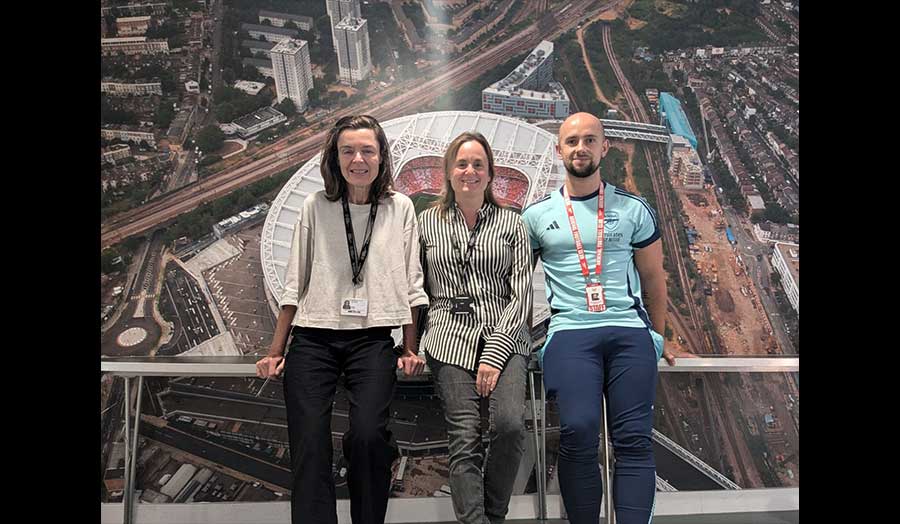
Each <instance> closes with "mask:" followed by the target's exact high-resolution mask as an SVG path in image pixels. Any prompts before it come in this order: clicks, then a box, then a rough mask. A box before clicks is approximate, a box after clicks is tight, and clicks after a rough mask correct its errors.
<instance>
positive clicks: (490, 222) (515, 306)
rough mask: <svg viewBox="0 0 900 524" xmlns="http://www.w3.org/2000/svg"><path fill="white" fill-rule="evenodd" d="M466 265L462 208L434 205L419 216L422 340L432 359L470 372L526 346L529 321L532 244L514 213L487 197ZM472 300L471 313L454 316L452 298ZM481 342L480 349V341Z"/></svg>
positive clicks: (528, 346)
mask: <svg viewBox="0 0 900 524" xmlns="http://www.w3.org/2000/svg"><path fill="white" fill-rule="evenodd" d="M474 231H476V239H475V242H474V244H473V253H472V255H471V258H470V261H469V266H468V271H465V269H464V267H463V260H464V257H465V256H466V250H467V249H468V243H469V236H470V234H472V233H471V232H470V231H469V229H468V228H467V227H466V222H465V218H464V217H463V214H462V211H460V209H459V208H458V207H457V206H456V204H454V205H453V207H452V208H451V209H450V210H449V212H448V213H447V214H446V216H441V214H440V213H439V208H437V207H432V208H429V209H427V210H425V211H423V212H422V213H421V214H420V215H419V232H420V243H421V246H422V260H423V266H425V267H424V268H423V269H424V270H425V278H426V281H425V289H426V291H427V292H428V294H429V297H430V306H429V309H428V315H427V321H426V326H425V333H424V335H423V337H422V341H421V346H422V349H423V350H424V351H426V352H427V353H428V354H429V355H430V356H431V357H432V358H434V359H436V360H438V361H440V362H443V363H445V364H451V365H455V366H459V367H462V368H464V369H468V370H472V371H475V370H476V369H477V368H478V365H479V364H482V363H485V364H489V365H491V366H493V367H495V368H498V369H501V370H502V369H503V367H504V366H505V365H506V362H507V360H508V359H509V357H510V356H512V355H513V354H522V355H527V354H528V353H529V352H530V350H531V341H530V330H529V329H528V326H527V319H528V317H529V312H530V311H531V304H532V285H531V278H532V264H531V260H532V259H531V257H532V255H531V246H530V243H529V240H528V232H527V231H526V230H525V224H524V223H523V222H522V220H521V218H520V216H519V214H518V213H516V212H515V211H513V210H510V209H504V208H500V207H497V206H495V205H493V204H489V203H488V202H485V203H484V205H483V206H482V207H481V209H480V210H479V211H478V218H477V222H476V227H475V229H474ZM460 294H467V295H469V296H471V297H473V298H474V299H475V302H474V305H473V308H474V314H471V315H453V314H452V313H450V299H451V298H452V297H455V296H458V295H460ZM481 339H484V348H483V350H482V351H481V353H480V354H479V353H478V351H479V342H480V341H481Z"/></svg>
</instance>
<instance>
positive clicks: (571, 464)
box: [543, 327, 658, 524]
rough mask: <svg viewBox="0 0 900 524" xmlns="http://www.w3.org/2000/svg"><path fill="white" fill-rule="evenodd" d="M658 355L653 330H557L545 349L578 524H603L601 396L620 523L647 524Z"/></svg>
mask: <svg viewBox="0 0 900 524" xmlns="http://www.w3.org/2000/svg"><path fill="white" fill-rule="evenodd" d="M657 360H658V357H657V354H656V351H655V350H654V348H653V341H652V339H651V337H650V331H649V330H647V329H646V328H627V327H599V328H591V329H576V330H565V331H557V332H555V333H553V334H552V335H551V337H550V339H549V340H548V341H547V343H546V345H545V346H544V353H543V369H544V387H545V388H546V390H547V396H548V397H549V398H554V397H555V398H556V402H557V405H558V406H559V418H560V426H561V427H560V443H559V487H560V491H561V493H562V498H563V503H564V504H565V506H566V513H567V514H568V518H569V522H570V523H571V524H597V522H598V521H599V518H600V501H601V498H602V496H603V490H602V484H601V477H600V470H599V468H598V463H599V452H598V448H599V444H600V439H599V433H600V429H601V428H600V411H601V409H602V408H601V406H602V404H601V402H602V396H603V395H606V399H607V409H608V416H607V424H608V425H609V433H610V437H611V440H612V447H613V452H614V455H615V474H614V477H613V502H614V506H615V510H616V520H617V522H619V523H620V524H647V523H648V522H650V519H651V516H652V513H653V503H654V495H655V493H656V464H655V462H654V460H653V447H652V440H651V437H652V427H653V399H654V398H655V396H656V376H657V368H656V366H657Z"/></svg>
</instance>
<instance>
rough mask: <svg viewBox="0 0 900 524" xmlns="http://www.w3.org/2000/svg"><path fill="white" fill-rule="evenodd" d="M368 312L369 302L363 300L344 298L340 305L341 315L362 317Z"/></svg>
mask: <svg viewBox="0 0 900 524" xmlns="http://www.w3.org/2000/svg"><path fill="white" fill-rule="evenodd" d="M368 311H369V301H368V300H366V299H364V298H345V299H344V301H343V303H342V304H341V315H346V316H348V317H364V316H366V314H368Z"/></svg>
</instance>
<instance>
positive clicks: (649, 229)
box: [522, 182, 660, 334]
mask: <svg viewBox="0 0 900 524" xmlns="http://www.w3.org/2000/svg"><path fill="white" fill-rule="evenodd" d="M603 187H604V199H605V203H604V205H605V207H606V209H605V220H604V232H603V236H604V244H603V267H602V272H601V276H600V282H601V284H602V285H603V289H604V290H605V297H606V310H605V311H603V312H599V313H596V312H590V311H588V309H587V300H586V298H585V280H584V276H583V275H582V273H581V264H580V263H579V262H578V254H577V253H576V251H575V239H574V237H573V236H572V229H571V228H570V227H569V218H568V214H567V213H566V204H565V199H564V198H563V195H562V187H560V188H559V190H557V191H553V192H552V193H551V194H550V195H549V196H547V197H544V198H543V199H541V200H539V201H537V202H535V203H534V204H532V205H530V206H529V207H528V208H527V209H525V211H524V212H523V213H522V219H523V220H524V221H525V225H526V227H527V228H528V236H529V238H530V240H531V248H532V249H533V250H535V252H536V253H538V254H539V255H540V257H541V263H542V264H543V266H544V273H545V275H546V289H547V300H548V301H549V302H550V311H551V315H552V316H551V319H550V328H549V330H548V333H549V334H552V333H554V332H555V331H560V330H566V329H586V328H595V327H603V326H619V327H644V328H650V327H651V324H650V317H649V315H648V314H647V310H646V308H645V307H644V304H643V300H642V299H641V281H640V278H639V276H638V272H637V267H636V266H635V263H634V250H635V249H640V248H642V247H646V246H649V245H650V244H652V243H653V242H655V241H656V240H657V239H658V238H659V237H660V231H659V226H658V223H657V218H656V213H655V212H654V211H653V209H651V208H650V205H649V204H647V201H646V200H644V199H643V198H641V197H639V196H635V195H632V194H631V193H628V192H627V191H625V190H623V189H620V188H617V187H615V186H613V185H612V184H607V183H605V182H604V184H603ZM598 194H599V191H595V192H594V193H592V194H590V195H586V196H583V197H570V199H571V201H572V209H573V210H574V212H575V220H576V222H577V223H578V231H579V233H580V234H581V240H582V242H583V243H584V250H585V257H586V259H587V264H588V267H589V268H590V270H591V274H592V276H595V275H594V271H595V269H596V253H597V196H598Z"/></svg>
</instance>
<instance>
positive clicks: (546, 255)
mask: <svg viewBox="0 0 900 524" xmlns="http://www.w3.org/2000/svg"><path fill="white" fill-rule="evenodd" d="M608 151H609V141H608V140H606V137H605V136H604V133H603V125H602V124H601V122H600V120H599V119H597V118H596V117H594V116H593V115H590V114H588V113H577V114H574V115H572V116H570V117H569V118H567V119H566V121H565V122H564V123H563V125H562V126H561V127H560V130H559V142H558V144H557V153H558V154H559V155H560V158H561V159H562V161H563V164H564V165H565V168H566V171H567V176H566V182H565V184H564V185H563V187H561V188H560V189H559V191H554V192H553V193H551V194H550V195H549V196H547V197H545V198H543V199H542V200H540V201H538V202H536V203H534V204H532V205H531V206H529V207H528V208H527V209H526V210H525V211H524V213H523V214H522V218H523V220H524V221H525V225H526V227H527V229H528V234H529V237H530V241H531V247H532V249H533V250H534V253H535V256H536V257H538V256H539V257H540V258H541V261H542V263H543V267H544V273H545V274H546V283H547V299H548V301H549V302H550V311H551V319H550V328H549V330H548V335H547V342H546V343H545V344H544V347H543V349H542V350H541V355H542V364H543V369H544V387H545V388H546V389H547V393H548V395H549V396H551V397H555V398H556V400H557V404H558V406H559V411H560V425H561V428H560V450H559V483H560V491H561V493H562V497H563V502H564V503H565V505H566V512H567V514H568V517H569V522H571V523H572V524H588V523H590V524H596V523H597V522H598V520H599V517H600V501H601V497H602V486H601V479H600V472H599V470H598V468H597V464H598V453H597V449H598V447H599V437H598V435H599V433H600V410H601V403H602V399H603V395H604V392H605V394H606V399H607V410H608V421H609V422H608V423H609V429H610V434H611V437H612V444H613V449H614V452H615V458H616V462H615V477H614V480H613V499H614V500H613V504H614V505H615V509H616V517H617V520H618V522H619V523H620V524H637V523H640V524H646V523H647V522H649V521H650V519H651V517H652V514H653V503H654V495H655V492H656V469H655V468H656V467H655V463H654V460H653V448H652V440H651V436H652V424H653V399H654V397H655V395H656V377H657V368H656V365H657V361H658V360H659V358H660V357H665V359H666V361H667V362H668V363H669V365H675V357H674V355H673V354H672V353H671V352H669V351H665V350H664V349H663V337H662V336H661V335H660V333H663V332H664V330H665V314H666V280H665V271H664V270H663V264H662V260H663V252H662V242H661V241H660V231H659V226H658V223H657V217H656V213H655V212H654V211H653V210H652V209H651V208H650V206H649V205H648V204H647V202H646V200H644V199H643V198H640V197H638V196H635V195H632V194H630V193H628V192H626V191H624V190H622V189H619V188H617V187H615V186H613V185H611V184H607V183H605V182H603V181H602V180H601V177H600V160H601V159H602V158H603V157H604V156H606V153H607V152H608ZM601 192H602V193H601ZM601 236H602V239H603V242H602V244H600V245H598V242H597V240H598V237H601ZM642 291H644V292H645V293H646V295H647V302H646V304H645V303H644V301H643V298H642V296H641V293H642Z"/></svg>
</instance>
